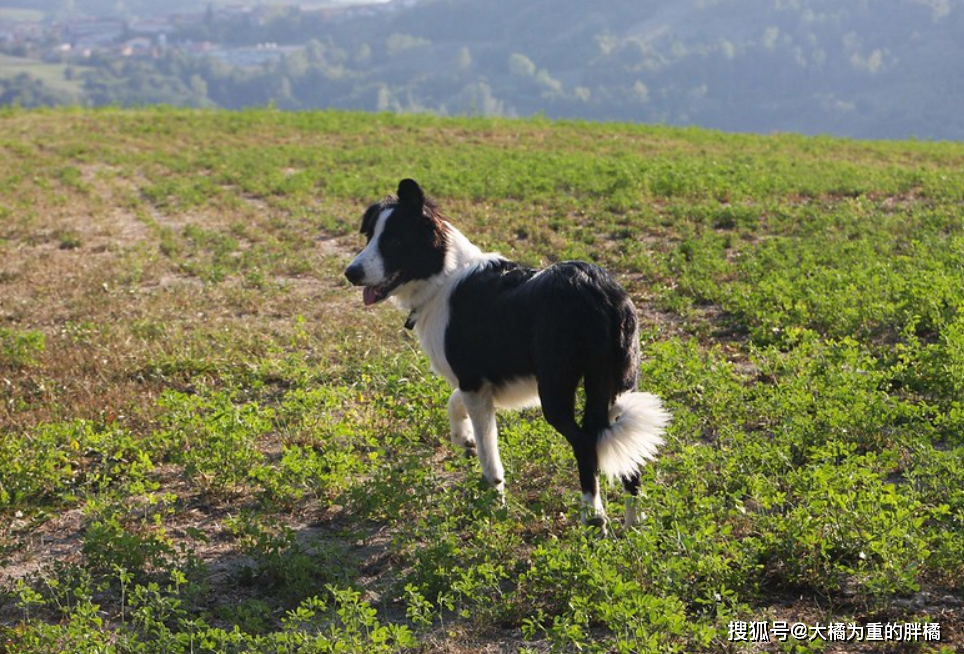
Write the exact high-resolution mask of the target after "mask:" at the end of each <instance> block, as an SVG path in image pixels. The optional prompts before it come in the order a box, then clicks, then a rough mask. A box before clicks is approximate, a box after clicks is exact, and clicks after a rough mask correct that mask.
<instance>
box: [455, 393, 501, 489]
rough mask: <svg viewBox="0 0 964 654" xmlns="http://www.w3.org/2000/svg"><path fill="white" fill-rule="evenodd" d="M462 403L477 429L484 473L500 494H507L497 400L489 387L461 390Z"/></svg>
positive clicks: (476, 433)
mask: <svg viewBox="0 0 964 654" xmlns="http://www.w3.org/2000/svg"><path fill="white" fill-rule="evenodd" d="M459 393H460V394H461V399H462V405H463V406H464V407H465V411H466V413H468V416H469V420H470V421H471V422H472V429H473V430H474V431H475V445H476V448H477V451H478V455H479V463H480V464H482V475H483V476H484V477H485V480H486V481H488V482H489V483H490V484H491V485H492V487H493V488H495V489H496V490H497V491H498V492H499V494H500V495H504V494H505V470H504V469H503V468H502V459H501V458H499V440H498V436H499V432H498V428H497V426H496V423H495V402H494V400H493V398H492V393H491V392H490V391H489V390H488V389H481V390H478V391H459Z"/></svg>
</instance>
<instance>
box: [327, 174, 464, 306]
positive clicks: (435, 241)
mask: <svg viewBox="0 0 964 654" xmlns="http://www.w3.org/2000/svg"><path fill="white" fill-rule="evenodd" d="M445 230H446V224H445V222H444V221H443V219H442V216H441V214H439V212H438V209H437V208H436V206H435V204H434V202H432V201H431V200H428V199H427V198H426V197H425V193H423V192H422V188H421V187H420V186H419V185H418V184H417V183H416V182H415V180H411V179H403V180H402V181H401V182H399V184H398V195H396V196H389V197H387V198H385V199H384V200H382V201H381V202H377V203H375V204H373V205H372V206H370V207H368V210H366V211H365V215H364V217H363V218H362V225H361V232H362V233H363V234H364V235H365V237H366V238H367V239H368V244H367V245H366V246H365V249H363V250H362V251H361V252H360V253H359V254H358V256H356V257H355V259H354V260H353V261H352V262H351V264H350V265H349V266H348V268H346V269H345V276H346V277H347V278H348V281H350V282H351V283H352V284H354V285H355V286H364V287H365V290H364V293H363V295H362V297H363V299H364V302H365V304H366V305H369V304H375V303H376V302H381V301H382V300H384V299H386V298H388V297H391V296H392V295H393V294H395V293H396V292H398V291H399V289H400V288H401V287H403V286H404V285H405V284H408V283H410V282H415V281H419V280H425V279H429V278H430V277H432V276H434V275H437V274H438V273H440V272H442V269H443V267H444V264H445Z"/></svg>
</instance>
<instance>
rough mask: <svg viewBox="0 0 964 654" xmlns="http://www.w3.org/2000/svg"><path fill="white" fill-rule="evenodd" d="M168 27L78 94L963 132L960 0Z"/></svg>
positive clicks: (557, 8) (433, 10)
mask: <svg viewBox="0 0 964 654" xmlns="http://www.w3.org/2000/svg"><path fill="white" fill-rule="evenodd" d="M87 1H88V2H90V1H93V0H87ZM48 4H52V3H48ZM62 4H63V3H60V5H62ZM76 4H77V5H84V0H76ZM60 5H58V6H60ZM122 5H123V3H113V6H114V7H117V6H122ZM128 5H129V6H130V7H135V6H136V7H140V6H141V5H138V4H137V3H136V2H133V1H132V2H131V3H128ZM173 6H174V5H172V8H173ZM178 6H179V7H180V6H181V5H178ZM211 6H213V7H220V6H222V5H221V4H220V3H214V4H212V5H211ZM315 6H317V4H316V5H315ZM262 41H270V42H272V43H278V44H280V45H281V46H297V47H296V48H295V49H294V50H293V51H288V50H285V51H284V53H283V54H284V56H282V54H281V53H279V55H278V56H277V57H272V58H267V57H266V58H264V61H263V64H262V65H260V67H257V68H251V67H248V68H239V67H238V66H237V65H235V61H236V60H235V59H232V58H231V51H230V48H240V47H243V46H247V47H251V46H254V45H257V44H259V43H261V42H262ZM200 42H212V43H215V44H217V46H218V47H219V48H221V49H225V52H227V54H225V55H224V56H222V58H221V59H220V60H218V61H213V62H212V61H210V60H205V59H198V58H197V55H187V54H185V52H186V50H183V49H182V50H180V51H179V50H178V48H179V44H184V43H192V44H197V43H200ZM166 43H167V44H168V49H167V50H165V52H164V53H163V54H162V55H161V56H160V57H159V58H157V59H154V60H148V61H140V62H137V63H136V64H135V63H134V62H131V63H130V64H129V65H125V66H121V65H119V64H118V63H117V61H116V59H117V58H116V57H107V58H106V59H105V60H102V61H98V60H97V59H96V58H94V59H93V60H91V61H85V62H80V63H81V64H82V65H83V66H85V68H84V69H83V70H82V72H81V74H79V75H78V79H83V80H85V82H84V83H85V95H84V101H83V102H85V103H87V104H121V105H127V104H142V103H145V102H156V101H166V102H170V103H172V104H179V105H194V106H220V107H227V108H236V107H243V106H251V105H264V104H268V103H273V104H275V105H276V106H278V107H281V108H285V109H302V108H318V107H339V108H348V109H363V110H371V111H400V112H432V113H438V114H443V115H445V114H448V115H454V114H458V115H465V114H483V115H505V116H526V115H533V114H543V115H546V116H548V117H551V118H572V119H587V120H619V121H632V122H644V123H665V124H670V125H699V126H703V127H710V128H717V129H721V130H726V131H746V132H763V133H767V132H773V131H780V132H784V131H785V132H801V133H806V134H816V133H826V134H833V135H842V136H850V137H857V138H909V137H916V138H921V139H934V140H940V139H946V140H964V111H961V107H962V106H964V0H875V1H874V2H867V1H859V2H858V1H850V2H839V0H597V1H596V2H592V3H587V2H585V1H584V0H512V1H509V0H421V1H420V2H414V1H412V0H408V1H404V2H402V1H400V2H393V3H389V4H387V5H382V6H380V7H379V8H378V10H377V11H376V10H371V11H351V12H347V11H345V12H344V13H343V14H342V13H334V12H332V11H326V12H320V11H315V10H313V9H312V8H311V7H309V6H307V5H306V6H304V7H303V8H295V7H289V8H284V7H279V8H276V9H274V10H272V11H269V12H265V11H262V12H261V13H259V14H258V19H257V21H252V20H251V19H250V17H246V18H237V17H227V18H221V17H220V14H218V13H209V15H207V16H206V17H205V20H197V21H194V22H193V23H191V24H187V25H185V24H184V23H180V24H179V27H178V31H177V32H175V33H172V34H171V35H168V39H167V41H166ZM225 62H227V63H225ZM86 67H89V68H92V69H93V70H88V69H87V68H86ZM75 74H76V73H75ZM5 97H15V94H10V93H8V94H7V96H5ZM38 97H42V96H38Z"/></svg>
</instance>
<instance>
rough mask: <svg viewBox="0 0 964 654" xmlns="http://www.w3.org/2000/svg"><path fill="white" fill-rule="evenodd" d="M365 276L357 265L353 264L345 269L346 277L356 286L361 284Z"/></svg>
mask: <svg viewBox="0 0 964 654" xmlns="http://www.w3.org/2000/svg"><path fill="white" fill-rule="evenodd" d="M364 276H365V271H364V270H363V269H362V267H361V266H360V265H358V264H357V263H353V264H351V265H350V266H348V267H347V268H345V277H347V278H348V281H350V282H351V283H352V284H354V285H355V286H358V285H359V284H361V280H362V278H363V277H364Z"/></svg>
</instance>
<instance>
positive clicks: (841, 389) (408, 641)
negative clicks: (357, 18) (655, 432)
mask: <svg viewBox="0 0 964 654" xmlns="http://www.w3.org/2000/svg"><path fill="white" fill-rule="evenodd" d="M0 156H2V157H3V159H4V161H5V164H6V165H4V166H3V167H2V168H0V432H2V439H0V525H2V526H0V565H2V566H3V575H2V578H3V581H2V582H0V590H2V595H0V647H7V648H10V647H13V651H23V652H40V651H43V652H49V651H52V648H55V647H60V648H61V649H63V647H68V648H69V647H70V646H73V645H74V644H78V643H83V644H84V645H83V647H88V648H95V647H101V648H102V649H103V651H111V652H139V651H160V650H164V651H172V652H181V651H198V650H199V649H200V650H201V651H213V652H222V651H223V652H228V651H253V652H260V651H263V652H275V651H290V650H295V651H305V652H316V651H317V652H322V651H337V648H338V647H341V648H343V649H345V648H347V649H345V651H367V650H371V651H419V649H420V648H421V650H424V651H432V649H433V648H434V647H440V645H439V643H442V642H445V647H447V648H448V649H446V650H445V651H465V652H468V651H477V650H478V649H480V647H481V644H484V643H486V642H490V641H491V642H508V643H512V644H513V646H514V647H516V649H518V650H519V651H526V648H529V650H528V651H600V652H609V651H653V652H665V651H681V652H715V651H726V649H727V648H728V647H730V644H729V643H728V642H727V641H726V636H727V625H728V622H729V621H730V620H732V619H742V620H768V619H781V620H790V621H804V622H812V621H814V620H817V619H818V617H819V620H820V621H821V622H827V621H829V620H833V621H839V622H852V621H858V622H859V621H865V620H866V619H867V618H866V617H865V616H868V615H886V616H887V619H888V620H890V621H900V622H915V621H916V622H924V621H929V620H930V621H936V620H943V621H946V625H947V628H946V629H945V633H946V634H947V636H946V639H945V641H944V644H945V645H947V646H948V647H958V646H959V645H960V642H961V641H960V638H961V636H960V634H959V633H958V632H955V631H954V630H953V627H952V624H953V621H954V620H958V622H959V623H961V622H964V616H961V615H960V608H959V607H958V606H957V605H956V604H953V603H944V604H941V603H940V600H935V599H933V598H939V597H945V596H954V595H955V594H959V593H960V592H961V584H962V580H964V556H962V554H961V552H964V495H962V493H961V491H960V489H961V488H964V466H962V465H961V463H960V462H961V455H962V454H964V452H962V448H964V442H962V440H961V437H960V433H961V426H962V424H964V423H962V416H964V413H962V411H961V406H960V397H961V392H962V391H964V326H962V318H961V314H960V307H961V306H964V284H962V282H964V273H962V270H964V266H962V264H964V259H962V255H961V252H962V249H961V244H962V240H964V214H962V211H961V202H962V200H964V182H962V179H964V178H962V177H961V176H960V174H959V170H960V167H961V164H962V162H964V147H962V146H960V145H957V144H928V143H918V142H910V143H899V142H894V143H890V142H860V141H849V140H839V139H829V138H803V137H797V136H791V135H775V136H749V135H727V134H722V133H718V132H708V131H702V130H696V129H671V128H662V127H651V126H634V125H598V124H587V123H569V122H566V123H555V122H551V121H547V120H539V119H536V120H526V121H512V120H493V119H438V118H431V117H425V116H411V117H398V116H392V115H364V114H353V113H342V112H305V113H284V112H278V111H271V110H257V111H245V112H237V113H226V112H214V111H184V110H172V109H144V110H137V111H129V110H116V109H104V110H97V111H85V110H77V109H73V110H40V111H31V112H28V111H22V110H17V109H6V110H4V111H3V112H2V113H0ZM407 176H411V177H415V178H417V179H418V180H419V181H420V182H421V183H422V185H423V186H424V187H425V188H426V189H427V190H428V191H429V192H430V193H431V194H433V195H435V196H436V197H437V198H438V200H439V201H440V202H441V205H442V208H443V210H444V211H445V212H446V213H447V214H448V215H449V217H450V218H451V219H452V220H453V221H454V222H455V223H456V224H457V225H458V226H459V227H460V228H461V229H462V230H463V231H464V232H465V233H466V234H468V235H469V236H470V237H471V238H472V239H473V240H474V241H476V242H477V243H479V244H480V245H481V246H483V247H484V248H486V249H493V250H498V251H501V252H503V253H505V254H507V255H509V256H512V257H514V258H518V259H520V260H523V261H526V262H528V263H531V264H536V265H541V264H545V263H548V262H550V261H555V260H559V259H563V258H586V259H591V260H594V261H596V262H598V263H600V264H603V265H605V266H607V267H609V268H610V269H612V270H613V271H614V272H615V273H616V275H617V276H618V278H619V279H620V280H621V281H622V282H623V283H624V285H625V286H626V287H627V288H628V290H629V291H630V293H631V295H632V296H633V297H634V299H635V300H636V302H637V305H638V307H639V309H640V314H641V323H642V326H643V350H644V354H645V358H644V363H643V368H642V371H641V372H642V380H643V385H644V386H645V388H646V389H647V390H651V391H653V392H656V393H659V394H660V395H661V396H663V397H664V398H665V399H666V401H667V403H668V404H669V405H670V406H671V408H672V410H673V412H674V414H675V420H674V423H673V426H672V428H671V430H670V432H669V434H668V439H667V444H666V446H665V447H664V450H663V452H662V456H661V458H660V459H659V460H658V461H657V462H655V463H654V464H653V465H651V466H648V467H647V468H646V470H645V471H644V477H643V497H642V500H641V503H642V505H643V507H642V508H643V510H644V511H645V514H646V518H645V520H644V524H643V527H642V528H641V529H639V530H637V531H632V532H628V533H627V532H623V531H621V530H620V529H618V528H616V529H615V531H616V536H615V538H613V539H611V540H607V541H598V540H597V539H596V538H595V537H594V536H593V535H592V534H589V533H587V531H586V530H585V529H584V528H582V527H581V526H580V525H579V522H578V498H577V491H576V488H577V482H576V474H575V465H574V460H573V458H572V456H571V453H570V452H569V449H568V446H567V445H566V444H565V442H564V440H563V439H562V437H561V436H559V435H558V434H556V433H554V432H553V431H552V429H551V428H549V427H548V426H547V425H546V424H545V423H544V421H542V420H541V418H540V416H539V414H538V412H531V411H530V412H525V413H522V414H505V415H503V416H501V417H500V426H501V430H502V434H503V450H504V458H505V461H506V465H507V473H508V484H509V497H508V506H507V507H506V508H502V507H501V506H500V505H499V502H498V498H496V497H494V495H493V494H492V493H491V492H490V491H489V490H488V489H486V488H484V486H482V485H481V484H480V473H479V470H478V465H477V463H476V462H474V461H466V460H464V459H463V458H462V457H461V456H460V455H459V454H458V453H457V452H454V451H453V450H452V449H451V448H450V446H449V445H448V436H447V434H446V430H447V424H446V418H445V401H446V397H447V391H446V388H445V385H444V383H442V382H441V381H440V380H439V379H438V378H437V377H434V376H433V375H432V374H431V373H430V371H429V369H428V365H427V362H426V361H425V358H424V357H423V356H422V355H421V354H420V353H419V351H418V348H417V344H416V343H415V342H414V341H413V339H412V338H411V337H410V335H409V334H408V332H406V331H405V330H404V329H403V327H402V323H403V319H404V316H401V315H399V314H397V313H396V312H394V311H393V310H392V309H390V308H388V307H377V308H374V309H367V310H366V309H364V308H363V307H362V304H361V297H360V294H359V292H358V291H357V290H356V289H354V288H352V287H350V286H349V285H348V284H347V283H346V282H344V281H343V278H342V270H343V268H344V265H345V264H346V263H347V261H348V260H349V258H350V256H351V253H352V252H353V251H354V250H355V249H357V248H358V247H360V245H361V240H360V239H361V237H360V236H359V235H358V234H357V233H356V232H357V221H358V219H359V216H360V214H361V212H362V210H363V209H364V207H365V206H366V205H367V203H369V202H371V201H373V200H376V199H378V198H380V197H381V196H383V195H384V194H386V193H388V192H390V191H391V190H392V189H394V188H395V186H396V185H397V182H398V179H399V178H401V177H407ZM607 497H608V501H609V507H610V513H611V514H612V515H613V517H614V518H618V517H619V516H620V514H621V503H620V500H621V498H620V493H619V492H618V489H615V488H608V489H607ZM446 641H447V642H446ZM65 643H66V645H65ZM201 643H205V644H204V645H201ZM801 646H802V645H801ZM77 647H81V645H77ZM192 647H194V649H193V650H192V649H191V648H192ZM205 648H206V649H205ZM406 648H408V649H406ZM919 650H920V651H938V650H937V648H936V647H930V649H928V647H925V646H923V644H922V646H921V647H920V648H919ZM78 651H81V650H78ZM90 651H94V650H93V649H91V650H90Z"/></svg>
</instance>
